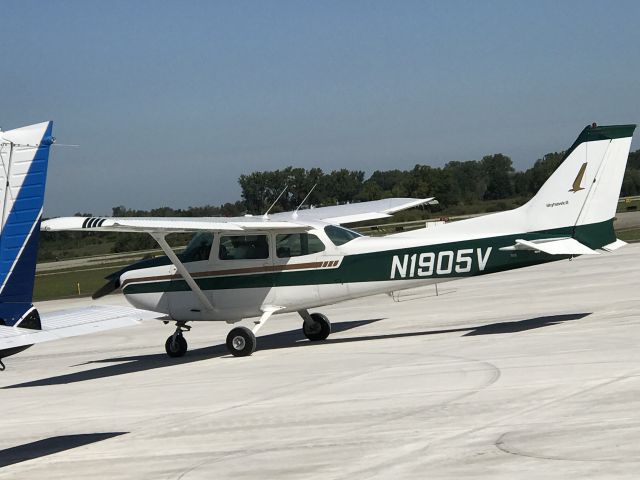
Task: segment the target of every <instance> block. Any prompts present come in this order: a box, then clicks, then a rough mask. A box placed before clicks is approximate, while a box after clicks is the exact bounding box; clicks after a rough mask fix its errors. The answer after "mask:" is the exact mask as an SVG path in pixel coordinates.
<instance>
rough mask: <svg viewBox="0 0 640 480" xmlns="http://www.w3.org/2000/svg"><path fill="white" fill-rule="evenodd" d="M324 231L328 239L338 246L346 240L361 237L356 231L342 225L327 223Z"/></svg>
mask: <svg viewBox="0 0 640 480" xmlns="http://www.w3.org/2000/svg"><path fill="white" fill-rule="evenodd" d="M324 233H326V234H327V237H329V240H331V241H332V242H333V243H334V245H336V246H340V245H344V244H345V243H347V242H350V241H351V240H353V239H354V238H358V237H361V236H362V235H360V234H359V233H358V232H354V231H353V230H349V229H346V228H342V227H337V226H335V225H329V226H327V227H324Z"/></svg>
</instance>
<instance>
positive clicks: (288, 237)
mask: <svg viewBox="0 0 640 480" xmlns="http://www.w3.org/2000/svg"><path fill="white" fill-rule="evenodd" d="M322 251H324V244H323V243H322V240H320V239H319V238H318V237H316V236H315V235H313V234H311V233H286V234H281V235H276V255H277V256H278V258H290V257H299V256H302V255H310V254H312V253H318V252H322Z"/></svg>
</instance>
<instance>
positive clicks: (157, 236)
mask: <svg viewBox="0 0 640 480" xmlns="http://www.w3.org/2000/svg"><path fill="white" fill-rule="evenodd" d="M150 235H151V236H152V237H153V239H154V240H155V241H156V242H158V245H160V248H162V251H163V252H164V253H165V255H166V256H167V257H169V260H171V263H173V265H174V266H175V267H176V269H177V270H178V273H179V274H180V275H182V278H184V281H185V282H187V285H189V287H190V288H191V290H192V291H193V293H195V294H196V297H198V300H200V303H201V304H202V306H203V307H204V309H205V310H207V311H213V310H214V308H213V305H212V304H211V302H210V301H209V299H208V298H207V296H206V295H205V294H204V292H203V291H202V289H201V288H200V287H199V286H198V284H197V283H196V281H195V280H194V279H193V277H192V276H191V274H190V273H189V270H187V267H185V266H184V264H183V263H182V262H181V261H180V259H179V258H178V256H177V255H176V254H175V252H174V251H173V249H172V248H171V247H170V246H169V244H168V243H167V241H166V239H165V238H164V237H165V236H166V234H162V233H150Z"/></svg>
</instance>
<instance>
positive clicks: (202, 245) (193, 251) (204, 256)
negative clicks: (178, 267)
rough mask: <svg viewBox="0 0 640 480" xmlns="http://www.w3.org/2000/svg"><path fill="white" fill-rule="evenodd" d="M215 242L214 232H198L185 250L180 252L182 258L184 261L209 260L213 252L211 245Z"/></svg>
mask: <svg viewBox="0 0 640 480" xmlns="http://www.w3.org/2000/svg"><path fill="white" fill-rule="evenodd" d="M212 244H213V233H210V232H200V233H196V234H195V235H194V236H193V238H192V239H191V241H190V242H189V245H187V248H186V249H185V251H184V252H182V253H181V254H180V260H182V261H183V262H199V261H202V260H209V254H210V253H211V245H212Z"/></svg>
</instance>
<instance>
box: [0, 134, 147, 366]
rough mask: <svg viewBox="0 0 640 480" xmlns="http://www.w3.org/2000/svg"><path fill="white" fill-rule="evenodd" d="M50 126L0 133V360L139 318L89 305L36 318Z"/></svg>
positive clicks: (132, 313)
mask: <svg viewBox="0 0 640 480" xmlns="http://www.w3.org/2000/svg"><path fill="white" fill-rule="evenodd" d="M52 127H53V122H43V123H37V124H35V125H29V126H26V127H22V128H17V129H15V130H8V131H4V132H3V131H0V164H1V168H0V369H3V368H4V366H3V364H2V361H1V359H2V358H3V357H6V356H9V355H12V354H14V353H18V352H20V351H22V350H24V349H25V348H28V347H29V346H30V345H32V344H34V343H40V342H43V341H47V340H53V339H56V338H62V337H69V336H75V335H82V334H84V333H90V332H93V331H96V330H104V329H110V328H116V327H118V326H125V325H131V324H133V323H136V322H137V320H139V319H141V318H143V317H144V315H135V312H136V311H135V310H132V309H130V308H120V307H90V308H84V309H76V310H69V311H66V312H57V313H53V314H49V315H47V316H43V318H41V317H40V315H39V313H38V310H37V309H36V308H35V307H34V306H33V303H32V300H33V286H34V281H35V270H36V259H37V254H38V241H39V238H40V222H41V220H42V212H43V205H44V194H45V185H46V180H47V167H48V163H49V150H50V148H51V145H52V144H53V143H54V142H55V138H54V137H53V136H52Z"/></svg>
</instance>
